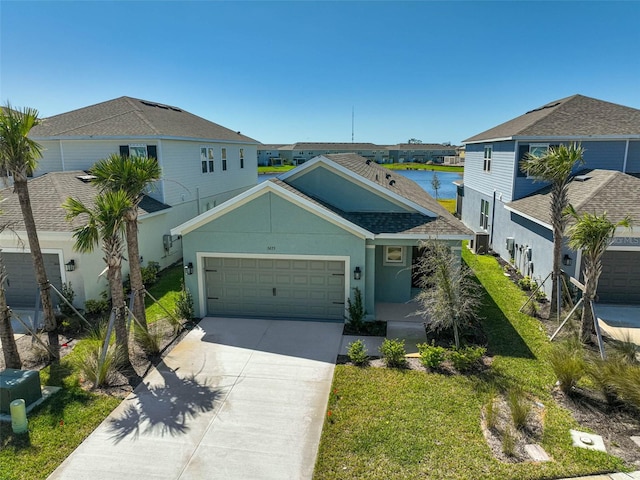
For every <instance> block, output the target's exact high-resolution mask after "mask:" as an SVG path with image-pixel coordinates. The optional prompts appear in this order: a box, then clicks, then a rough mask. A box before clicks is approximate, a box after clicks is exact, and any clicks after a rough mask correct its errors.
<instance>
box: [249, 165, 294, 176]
mask: <svg viewBox="0 0 640 480" xmlns="http://www.w3.org/2000/svg"><path fill="white" fill-rule="evenodd" d="M294 168H296V167H295V166H294V165H280V166H273V167H272V166H266V167H258V175H260V174H262V173H283V172H288V171H289V170H293V169H294Z"/></svg>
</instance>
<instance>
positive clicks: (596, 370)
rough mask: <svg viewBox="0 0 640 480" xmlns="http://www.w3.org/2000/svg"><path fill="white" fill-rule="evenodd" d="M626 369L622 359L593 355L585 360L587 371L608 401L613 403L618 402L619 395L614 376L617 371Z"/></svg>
mask: <svg viewBox="0 0 640 480" xmlns="http://www.w3.org/2000/svg"><path fill="white" fill-rule="evenodd" d="M621 369H624V364H623V362H622V361H621V359H616V358H613V359H610V360H602V359H601V358H599V357H591V358H588V359H587V360H586V361H585V373H586V375H587V376H588V377H589V378H590V379H591V380H592V381H593V384H594V385H595V386H596V387H597V388H598V389H599V390H600V391H601V392H602V394H603V395H604V397H605V399H606V400H607V402H608V403H609V404H610V405H612V404H615V403H617V402H618V395H617V393H616V389H615V388H614V386H613V382H612V378H613V377H615V375H616V372H620V370H621Z"/></svg>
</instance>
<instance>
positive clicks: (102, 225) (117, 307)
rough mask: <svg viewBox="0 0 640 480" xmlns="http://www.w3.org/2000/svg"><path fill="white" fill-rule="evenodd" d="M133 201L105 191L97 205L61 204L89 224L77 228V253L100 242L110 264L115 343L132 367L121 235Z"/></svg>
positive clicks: (123, 194)
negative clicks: (123, 279) (123, 278)
mask: <svg viewBox="0 0 640 480" xmlns="http://www.w3.org/2000/svg"><path fill="white" fill-rule="evenodd" d="M131 205H132V204H131V200H130V199H129V196H128V195H127V193H126V192H123V191H115V192H105V193H102V194H100V195H98V196H97V197H96V199H95V205H93V206H86V205H84V204H82V202H80V201H79V200H76V199H74V198H68V199H67V200H66V202H65V203H64V204H63V205H62V206H63V207H64V208H65V209H66V210H67V219H69V220H71V219H73V218H76V217H78V216H80V215H82V216H83V219H86V224H85V225H83V226H80V227H78V228H76V229H75V230H74V233H73V236H74V237H75V239H76V243H75V245H74V249H75V250H76V251H78V252H83V253H86V252H92V251H93V249H94V248H95V247H96V246H97V245H100V246H101V248H102V251H103V252H104V262H105V263H106V264H107V279H108V281H109V288H110V290H111V306H112V307H111V308H112V309H113V312H114V314H115V320H114V325H115V331H116V344H117V346H118V349H119V350H120V353H121V355H122V358H123V359H124V363H125V364H124V365H123V366H124V367H129V366H130V365H131V362H130V360H129V342H128V335H127V327H126V322H125V319H126V313H125V312H126V304H125V301H124V292H123V290H122V258H123V244H122V243H123V242H122V235H123V232H124V228H125V216H126V215H127V212H128V211H129V209H131Z"/></svg>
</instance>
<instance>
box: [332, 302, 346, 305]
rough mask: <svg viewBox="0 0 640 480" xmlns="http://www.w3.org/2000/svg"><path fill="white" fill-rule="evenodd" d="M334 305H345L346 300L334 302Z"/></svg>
mask: <svg viewBox="0 0 640 480" xmlns="http://www.w3.org/2000/svg"><path fill="white" fill-rule="evenodd" d="M333 304H334V305H344V302H333Z"/></svg>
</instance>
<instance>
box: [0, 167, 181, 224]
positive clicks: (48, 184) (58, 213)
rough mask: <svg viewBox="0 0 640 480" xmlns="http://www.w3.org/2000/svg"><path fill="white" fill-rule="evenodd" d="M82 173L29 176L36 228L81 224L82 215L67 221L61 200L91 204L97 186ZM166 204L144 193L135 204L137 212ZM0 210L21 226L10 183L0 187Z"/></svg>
mask: <svg viewBox="0 0 640 480" xmlns="http://www.w3.org/2000/svg"><path fill="white" fill-rule="evenodd" d="M86 175H87V173H86V172H84V171H81V170H80V171H75V172H51V173H47V174H44V175H42V176H40V177H36V178H33V179H31V180H29V197H30V198H31V208H32V210H33V217H34V219H35V222H36V228H37V230H38V231H43V232H72V231H73V230H74V229H75V228H76V227H79V226H82V225H84V223H85V219H84V218H82V216H81V217H77V218H75V219H74V220H73V221H72V222H68V221H67V220H66V211H65V210H64V209H63V208H62V204H63V203H64V202H65V201H66V199H67V198H68V197H73V198H76V199H78V200H80V201H81V202H82V203H83V204H85V205H86V206H87V207H90V206H92V205H93V203H94V199H95V197H96V195H97V194H98V189H97V188H96V187H95V186H94V185H93V184H91V183H90V182H88V181H87V179H86V178H85V180H82V179H80V178H79V177H83V176H84V177H86ZM167 208H171V207H169V206H168V205H165V204H164V203H161V202H158V201H157V200H154V199H153V198H151V197H148V196H146V195H145V196H144V197H143V199H142V201H141V202H140V206H139V207H138V214H139V215H144V214H147V213H154V212H159V211H161V210H165V209H167ZM0 212H1V213H0V222H2V223H9V224H11V225H12V227H13V228H14V229H15V230H17V231H24V230H25V226H24V221H23V219H22V210H21V209H20V202H19V201H18V195H17V194H15V193H14V192H13V187H9V188H5V189H3V190H0Z"/></svg>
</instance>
